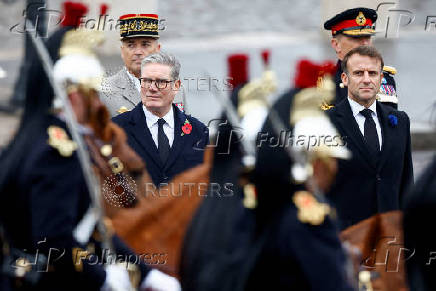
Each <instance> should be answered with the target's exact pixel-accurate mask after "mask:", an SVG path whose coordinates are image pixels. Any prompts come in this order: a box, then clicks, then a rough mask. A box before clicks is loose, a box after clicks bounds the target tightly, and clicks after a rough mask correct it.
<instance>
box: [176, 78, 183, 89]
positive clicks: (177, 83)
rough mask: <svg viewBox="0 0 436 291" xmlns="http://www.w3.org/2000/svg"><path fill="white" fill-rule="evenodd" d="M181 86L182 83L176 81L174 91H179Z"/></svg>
mask: <svg viewBox="0 0 436 291" xmlns="http://www.w3.org/2000/svg"><path fill="white" fill-rule="evenodd" d="M181 85H182V81H180V79H179V80H176V81H175V82H174V89H175V90H177V91H179V89H180V86H181Z"/></svg>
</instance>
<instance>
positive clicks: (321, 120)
mask: <svg viewBox="0 0 436 291" xmlns="http://www.w3.org/2000/svg"><path fill="white" fill-rule="evenodd" d="M297 67H298V69H297V76H296V87H297V88H298V86H300V88H301V87H303V88H302V89H301V90H300V91H299V92H298V93H297V94H295V96H294V100H293V104H292V110H291V116H290V120H289V122H290V124H291V127H293V137H294V144H293V147H292V151H293V152H294V153H295V155H294V157H295V159H296V160H295V161H294V164H293V165H292V169H291V175H292V178H293V180H294V181H295V182H296V183H304V182H306V181H307V180H308V179H309V178H310V177H311V176H312V172H313V171H312V166H311V161H313V159H314V158H316V157H333V158H341V159H348V158H349V157H350V152H349V151H348V149H347V148H346V147H345V145H344V143H343V141H342V139H341V137H340V136H339V134H338V132H337V130H336V128H335V127H334V126H333V124H332V123H331V122H330V119H329V118H328V117H327V115H326V113H325V112H324V110H323V108H322V105H323V104H325V103H327V104H328V103H330V102H331V101H332V100H333V99H334V97H335V84H334V82H333V79H332V75H333V74H334V64H330V63H324V64H322V65H317V64H314V63H312V62H310V61H308V60H303V61H300V62H299V64H298V65H297ZM326 137H329V138H328V139H327V138H326Z"/></svg>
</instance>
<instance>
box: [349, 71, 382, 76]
mask: <svg viewBox="0 0 436 291" xmlns="http://www.w3.org/2000/svg"><path fill="white" fill-rule="evenodd" d="M363 73H364V71H354V72H353V75H354V76H358V77H361V76H363ZM378 74H379V73H378V72H377V71H368V75H369V76H370V77H376V76H378Z"/></svg>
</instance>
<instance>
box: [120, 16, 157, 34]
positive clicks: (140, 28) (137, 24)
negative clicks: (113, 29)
mask: <svg viewBox="0 0 436 291" xmlns="http://www.w3.org/2000/svg"><path fill="white" fill-rule="evenodd" d="M119 23H120V37H121V39H125V38H130V37H152V38H159V31H158V28H159V17H158V15H157V14H125V15H123V16H121V17H120V19H119Z"/></svg>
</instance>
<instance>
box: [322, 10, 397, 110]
mask: <svg viewBox="0 0 436 291" xmlns="http://www.w3.org/2000/svg"><path fill="white" fill-rule="evenodd" d="M376 20H377V12H376V11H375V10H373V9H369V8H363V7H360V8H353V9H348V10H345V11H343V12H341V13H339V14H337V15H335V16H334V17H332V18H330V19H329V20H327V21H326V22H325V23H324V29H326V30H331V31H332V36H333V37H334V36H337V35H339V34H342V35H344V36H345V37H353V38H358V37H364V36H372V35H374V34H375V26H374V25H375V22H376ZM336 67H337V70H336V75H335V83H336V100H335V104H339V103H340V102H341V101H342V100H344V99H346V98H347V96H348V89H347V87H345V86H344V84H343V83H342V79H341V75H342V72H343V71H342V68H341V60H338V62H337V66H336ZM396 72H397V71H396V69H395V68H393V67H390V66H385V67H384V68H383V75H384V78H383V82H382V84H381V86H380V90H379V93H378V94H377V100H378V101H380V102H382V103H385V105H389V106H391V107H392V108H394V109H397V107H398V98H397V92H396V83H395V80H394V75H395V74H396Z"/></svg>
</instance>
